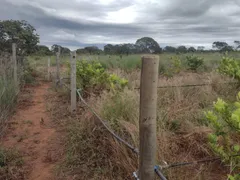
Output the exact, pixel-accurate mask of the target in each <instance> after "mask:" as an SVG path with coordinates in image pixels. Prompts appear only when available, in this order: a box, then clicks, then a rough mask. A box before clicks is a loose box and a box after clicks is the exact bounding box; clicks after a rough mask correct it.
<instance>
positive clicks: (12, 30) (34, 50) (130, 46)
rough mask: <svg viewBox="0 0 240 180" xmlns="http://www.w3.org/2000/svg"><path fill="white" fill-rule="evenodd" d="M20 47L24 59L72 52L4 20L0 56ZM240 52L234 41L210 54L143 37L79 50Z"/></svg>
mask: <svg viewBox="0 0 240 180" xmlns="http://www.w3.org/2000/svg"><path fill="white" fill-rule="evenodd" d="M13 42H15V43H17V45H18V46H17V47H18V53H19V54H23V55H29V54H35V55H53V54H55V53H56V52H57V51H58V48H59V47H60V48H61V53H62V54H69V53H70V49H69V48H67V47H63V46H61V45H57V44H54V45H52V46H51V48H50V49H49V48H48V47H47V46H45V45H38V43H39V35H38V34H37V33H36V29H35V28H34V27H33V26H32V25H30V24H29V23H28V22H27V21H19V20H4V21H0V52H1V51H9V52H11V44H12V43H13ZM239 49H240V41H237V40H236V41H234V42H233V45H232V46H231V45H229V44H227V43H226V42H221V41H216V42H213V44H212V49H210V50H207V49H205V47H204V46H198V47H197V48H194V47H186V46H184V45H181V46H178V47H173V46H165V47H164V48H162V47H160V45H159V44H158V43H157V41H155V40H154V39H153V38H151V37H142V38H140V39H138V40H137V41H136V42H135V43H126V44H106V45H105V46H104V48H103V50H102V49H99V48H98V47H97V46H87V47H84V48H79V49H77V50H76V51H77V53H78V54H117V55H122V54H126V55H129V54H141V53H152V54H159V53H163V52H167V53H188V52H216V51H218V52H226V51H238V50H239Z"/></svg>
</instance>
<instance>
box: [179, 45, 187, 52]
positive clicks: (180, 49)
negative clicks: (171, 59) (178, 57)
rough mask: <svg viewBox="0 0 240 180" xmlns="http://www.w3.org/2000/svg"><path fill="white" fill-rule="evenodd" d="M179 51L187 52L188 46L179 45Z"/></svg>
mask: <svg viewBox="0 0 240 180" xmlns="http://www.w3.org/2000/svg"><path fill="white" fill-rule="evenodd" d="M177 52H178V53H187V48H186V46H178V47H177Z"/></svg>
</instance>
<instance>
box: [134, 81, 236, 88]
mask: <svg viewBox="0 0 240 180" xmlns="http://www.w3.org/2000/svg"><path fill="white" fill-rule="evenodd" d="M217 84H238V82H224V83H217ZM212 85H214V84H209V83H203V84H186V85H179V86H178V85H171V86H159V87H157V88H158V89H164V88H177V87H201V86H212ZM134 89H140V87H136V88H134Z"/></svg>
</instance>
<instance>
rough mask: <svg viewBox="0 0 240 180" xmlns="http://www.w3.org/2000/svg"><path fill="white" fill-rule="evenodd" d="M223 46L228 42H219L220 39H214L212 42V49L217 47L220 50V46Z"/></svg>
mask: <svg viewBox="0 0 240 180" xmlns="http://www.w3.org/2000/svg"><path fill="white" fill-rule="evenodd" d="M225 46H228V43H226V42H221V41H215V42H213V44H212V47H213V48H214V49H218V50H221V49H222V48H224V47H225Z"/></svg>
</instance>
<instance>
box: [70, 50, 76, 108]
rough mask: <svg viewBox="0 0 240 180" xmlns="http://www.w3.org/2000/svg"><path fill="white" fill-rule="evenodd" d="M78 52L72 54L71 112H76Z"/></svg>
mask: <svg viewBox="0 0 240 180" xmlns="http://www.w3.org/2000/svg"><path fill="white" fill-rule="evenodd" d="M76 56H77V53H76V51H74V52H72V53H71V112H72V113H73V112H74V111H75V110H76V103H77V98H76V91H77V89H76V58H77V57H76Z"/></svg>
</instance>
